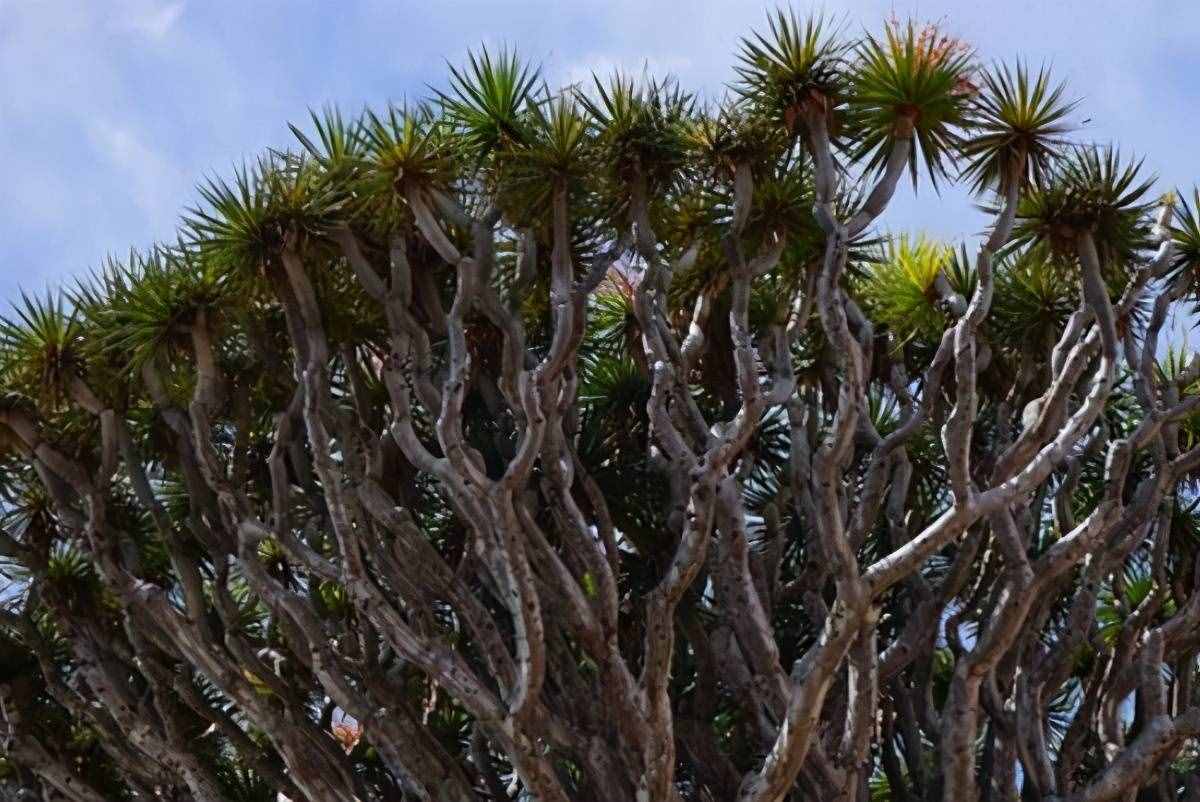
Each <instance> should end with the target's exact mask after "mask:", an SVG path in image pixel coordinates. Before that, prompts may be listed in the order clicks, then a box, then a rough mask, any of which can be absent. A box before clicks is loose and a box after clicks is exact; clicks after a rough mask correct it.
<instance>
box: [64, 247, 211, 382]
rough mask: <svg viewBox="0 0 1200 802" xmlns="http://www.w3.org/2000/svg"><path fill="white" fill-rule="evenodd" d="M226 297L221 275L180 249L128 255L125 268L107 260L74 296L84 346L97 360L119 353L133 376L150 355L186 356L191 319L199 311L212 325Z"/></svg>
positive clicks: (187, 250)
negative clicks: (85, 332) (83, 321)
mask: <svg viewBox="0 0 1200 802" xmlns="http://www.w3.org/2000/svg"><path fill="white" fill-rule="evenodd" d="M232 297H233V284H232V282H230V281H229V280H227V276H226V274H223V273H222V271H220V270H219V269H218V268H217V266H216V264H215V263H214V262H212V261H210V260H207V259H204V258H202V257H201V256H200V255H199V254H198V253H197V252H196V251H194V250H189V249H184V248H178V249H166V248H157V249H155V250H154V251H151V252H150V253H148V254H136V253H135V254H131V255H130V258H129V261H128V263H127V264H120V263H118V262H115V261H110V262H109V266H108V268H107V270H106V271H105V272H104V273H103V274H102V275H101V276H99V277H98V279H97V280H96V286H95V287H93V288H91V290H90V292H86V293H84V294H82V295H81V296H80V298H81V308H82V310H83V314H84V316H85V319H86V321H87V323H88V328H89V335H90V337H89V347H90V348H91V349H92V350H93V351H95V352H96V353H97V355H98V356H101V357H103V356H107V355H120V356H121V358H122V359H123V360H124V368H125V370H127V371H129V372H130V373H133V374H136V373H137V371H138V370H139V369H140V368H141V367H142V365H143V364H145V363H146V362H148V361H150V360H153V359H155V358H156V357H159V356H164V357H170V356H174V355H177V354H179V353H188V348H189V342H190V326H191V324H192V322H193V321H194V320H195V319H196V316H197V315H198V314H200V313H201V312H203V313H205V314H206V315H212V317H213V322H215V320H216V318H217V316H219V315H220V314H221V312H222V311H223V309H224V307H225V305H226V304H227V303H228V302H229V301H230V300H231V298H232ZM89 299H91V302H89Z"/></svg>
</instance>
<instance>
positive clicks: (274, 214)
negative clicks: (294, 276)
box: [184, 152, 348, 277]
mask: <svg viewBox="0 0 1200 802" xmlns="http://www.w3.org/2000/svg"><path fill="white" fill-rule="evenodd" d="M332 178H333V176H331V175H330V174H328V173H326V172H325V171H324V170H322V169H321V167H320V165H319V164H318V163H317V162H316V161H315V160H314V159H312V158H309V157H307V156H300V155H296V154H288V153H278V152H274V153H271V154H269V155H268V156H266V157H263V158H261V159H259V160H258V162H257V164H256V165H255V166H254V167H253V168H245V167H243V168H241V169H238V170H236V171H235V172H234V178H233V183H232V184H230V183H228V182H225V181H222V180H221V179H218V178H213V179H211V180H209V181H208V182H207V183H206V184H205V185H203V186H201V187H200V195H201V198H202V199H203V201H204V203H203V204H202V205H200V206H196V207H193V208H191V209H190V210H189V211H188V213H187V216H186V217H185V220H184V223H185V225H186V227H187V230H188V233H189V236H190V238H191V242H190V243H189V244H190V245H193V246H194V247H195V248H196V249H197V251H198V252H199V253H200V254H201V255H202V256H203V257H204V258H205V259H207V260H209V261H210V262H211V263H212V264H213V265H214V266H215V267H216V268H217V269H219V270H221V271H225V272H230V273H237V274H240V275H241V276H243V277H245V276H248V275H254V274H255V273H256V272H257V271H259V270H262V269H263V268H264V267H265V266H266V265H268V264H269V263H271V262H272V261H273V260H274V259H275V258H276V257H277V255H278V254H279V251H280V249H281V248H283V246H284V244H285V241H286V239H287V237H289V236H300V237H303V238H308V237H312V236H319V235H321V234H323V233H324V232H325V230H326V229H327V228H328V227H329V226H330V225H332V224H333V223H334V222H336V220H337V219H338V216H339V214H340V213H341V212H342V211H343V209H344V208H345V207H346V205H347V201H348V194H347V192H348V189H347V188H346V187H344V186H341V185H339V184H338V183H336V182H335V181H333V180H332Z"/></svg>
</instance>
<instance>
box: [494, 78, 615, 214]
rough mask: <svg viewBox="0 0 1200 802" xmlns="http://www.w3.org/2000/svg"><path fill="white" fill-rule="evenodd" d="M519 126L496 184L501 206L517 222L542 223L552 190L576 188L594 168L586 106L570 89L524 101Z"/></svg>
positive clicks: (592, 172)
mask: <svg viewBox="0 0 1200 802" xmlns="http://www.w3.org/2000/svg"><path fill="white" fill-rule="evenodd" d="M523 124H524V131H525V138H524V141H523V142H522V143H520V144H519V145H515V146H514V147H513V148H512V149H511V152H510V153H509V154H508V156H507V158H506V159H505V161H504V163H503V168H502V172H503V174H504V180H502V181H501V182H500V183H501V187H502V189H501V190H500V195H501V203H502V207H503V208H504V209H505V211H506V212H507V213H508V214H509V215H510V217H511V218H512V219H513V221H514V222H515V223H516V224H517V225H521V226H524V225H536V224H538V223H539V222H545V220H546V219H548V215H549V214H550V199H551V196H552V195H553V193H554V191H555V189H556V188H559V187H562V188H564V189H579V188H580V184H581V183H582V182H583V181H584V179H585V178H588V177H589V176H591V175H592V174H594V172H595V170H596V168H597V166H598V165H597V162H596V159H595V155H594V154H595V149H594V147H593V140H592V131H591V124H590V120H589V119H588V116H587V108H586V106H584V105H583V104H581V103H580V102H579V101H578V100H577V99H576V97H575V95H574V93H563V94H560V95H558V96H556V97H553V98H545V99H542V100H540V101H539V102H530V103H529V105H528V109H527V111H526V114H525V121H524V123H523Z"/></svg>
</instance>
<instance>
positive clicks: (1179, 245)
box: [1167, 188, 1200, 299]
mask: <svg viewBox="0 0 1200 802" xmlns="http://www.w3.org/2000/svg"><path fill="white" fill-rule="evenodd" d="M1171 238H1172V239H1173V240H1174V241H1175V249H1174V252H1173V254H1172V258H1171V267H1170V270H1169V272H1168V274H1167V277H1168V279H1169V280H1171V281H1183V282H1186V283H1187V285H1188V287H1189V290H1190V292H1191V293H1192V294H1193V295H1196V296H1197V298H1198V299H1200V188H1193V189H1192V200H1191V202H1188V199H1187V198H1186V197H1178V198H1177V199H1176V204H1175V220H1174V225H1173V226H1172V227H1171Z"/></svg>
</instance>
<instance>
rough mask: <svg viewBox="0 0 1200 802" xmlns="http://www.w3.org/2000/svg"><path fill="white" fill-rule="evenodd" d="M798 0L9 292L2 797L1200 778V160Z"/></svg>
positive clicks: (919, 788) (479, 102)
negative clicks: (1168, 157) (717, 67)
mask: <svg viewBox="0 0 1200 802" xmlns="http://www.w3.org/2000/svg"><path fill="white" fill-rule="evenodd" d="M767 22H768V24H767V25H766V27H765V28H764V29H763V30H762V31H761V32H760V33H752V34H750V35H748V36H747V37H746V38H744V39H743V40H742V41H741V45H740V48H739V50H738V52H737V54H736V56H735V57H734V67H733V70H732V74H731V79H730V82H729V84H728V86H727V88H726V90H725V91H724V94H723V95H721V96H720V97H703V96H700V95H697V94H693V93H691V92H689V91H687V90H686V89H684V88H683V87H681V86H680V84H679V83H678V81H676V80H674V79H671V78H656V77H652V76H649V75H627V74H624V73H620V72H618V73H615V74H612V75H600V76H595V77H594V79H592V80H590V81H586V82H583V83H582V84H578V85H571V86H567V87H564V88H554V87H552V86H550V85H549V84H548V83H547V81H546V80H545V79H544V77H543V74H542V72H541V71H540V70H539V68H537V67H536V66H535V65H532V64H530V63H528V62H526V61H524V60H522V59H521V58H519V57H518V56H517V55H515V53H514V52H513V51H510V50H500V51H497V50H495V49H493V50H492V51H490V52H489V51H488V50H484V49H481V50H478V51H476V52H475V53H474V54H473V55H471V56H470V57H469V58H468V59H467V60H466V62H465V63H463V64H462V65H461V66H459V67H454V68H451V70H450V74H449V76H448V78H447V79H446V81H445V83H444V84H443V85H442V86H441V88H440V90H432V91H431V92H430V94H429V96H428V97H427V98H426V99H424V100H422V101H419V102H417V101H410V102H408V103H406V104H400V105H394V106H390V107H388V108H385V109H376V110H367V111H365V112H364V113H362V114H361V115H360V116H358V117H347V116H343V114H342V113H340V112H338V111H336V110H334V109H332V108H330V109H328V110H325V111H322V112H315V113H314V114H313V115H312V118H311V120H308V121H306V122H304V123H303V124H302V125H298V126H293V127H292V131H293V132H294V134H295V141H294V142H293V143H292V144H291V145H290V146H286V147H282V148H280V149H274V150H271V151H269V152H268V153H266V154H265V155H263V156H262V157H261V158H259V159H257V160H255V161H253V162H251V163H249V164H247V165H246V166H245V167H244V168H243V169H241V170H238V171H236V172H235V173H234V174H233V175H232V176H231V177H230V178H229V180H227V181H226V180H220V179H212V180H210V181H209V182H207V183H205V184H203V185H202V186H201V187H200V188H199V190H198V198H197V200H196V201H195V203H194V205H193V206H192V207H190V208H188V209H187V210H186V211H185V212H184V213H183V216H182V220H181V222H180V225H179V228H178V233H177V236H176V237H175V238H174V239H173V240H172V241H170V242H164V243H161V244H158V245H155V246H153V247H150V248H148V249H144V250H134V251H133V252H131V253H130V254H129V255H128V257H122V258H109V259H108V260H107V261H105V262H103V263H102V264H101V266H100V267H98V268H97V269H95V270H94V271H92V272H91V273H89V274H87V275H84V276H81V277H79V278H77V279H75V280H74V281H73V282H72V283H69V284H67V285H65V286H63V287H61V288H60V289H57V290H54V291H52V292H50V293H49V294H45V295H43V294H34V295H29V296H25V297H23V298H21V299H19V300H18V301H17V302H16V303H15V304H13V306H12V308H11V311H9V312H8V313H7V316H6V317H4V319H3V322H2V323H0V557H2V562H0V572H2V575H3V577H4V579H3V583H4V588H3V590H2V591H0V754H2V758H0V798H2V799H5V800H43V801H44V802H49V801H50V800H69V801H70V802H100V801H101V800H131V801H132V800H164V802H165V801H166V800H177V801H178V802H223V801H226V800H228V801H229V802H260V801H261V802H274V801H275V800H284V799H286V800H291V801H292V802H401V801H404V802H408V801H410V800H413V801H415V800H421V801H422V802H471V801H472V800H490V801H491V802H498V801H499V800H506V801H507V800H522V801H523V802H534V801H535V800H536V802H625V801H628V802H784V801H785V800H786V801H787V802H800V801H801V800H820V801H821V802H838V801H844V802H868V800H871V801H872V802H875V801H876V800H878V801H882V800H900V801H901V802H916V801H917V800H944V802H983V801H984V800H986V801H988V802H1016V801H1017V800H1021V801H1022V802H1036V801H1038V800H1040V801H1041V802H1101V801H1102V800H1112V801H1113V802H1183V801H1184V800H1188V801H1190V802H1197V801H1198V800H1200V743H1198V736H1200V687H1198V685H1200V664H1198V661H1197V656H1198V655H1200V582H1198V581H1197V580H1198V575H1200V354H1196V353H1192V352H1190V351H1188V349H1187V347H1186V344H1185V343H1183V342H1181V339H1182V338H1180V337H1178V336H1177V335H1172V334H1171V332H1172V331H1173V330H1176V329H1177V328H1178V325H1177V324H1178V323H1179V322H1180V321H1187V320H1188V319H1189V318H1190V317H1191V316H1192V315H1193V314H1194V307H1195V304H1196V303H1197V302H1198V301H1200V194H1197V193H1196V192H1195V191H1191V190H1189V191H1168V192H1163V190H1162V188H1160V187H1158V186H1157V183H1156V180H1155V179H1154V178H1153V177H1152V176H1149V175H1148V174H1147V173H1146V171H1145V170H1144V169H1143V167H1142V163H1141V162H1140V161H1139V160H1138V159H1136V158H1132V157H1130V156H1128V155H1127V154H1126V153H1122V152H1121V151H1119V150H1118V149H1117V148H1116V147H1115V146H1112V145H1108V144H1103V143H1101V144H1097V143H1091V142H1087V141H1083V139H1082V138H1081V137H1080V136H1079V135H1078V134H1077V133H1075V132H1074V131H1073V130H1072V125H1071V120H1072V118H1073V115H1074V113H1075V102H1074V100H1073V98H1072V96H1071V94H1070V92H1069V90H1068V89H1066V88H1065V87H1064V85H1062V84H1061V83H1059V82H1058V80H1057V79H1055V78H1053V77H1052V76H1051V75H1050V74H1049V72H1048V71H1047V70H1046V69H1039V68H1036V67H1031V66H1029V65H1027V64H1025V63H1024V62H1021V61H1019V60H1018V61H1010V62H997V63H990V62H985V61H984V60H983V59H982V58H981V57H980V56H979V55H978V54H977V52H976V51H975V50H974V49H973V48H972V47H971V46H970V45H968V44H967V43H965V42H963V41H962V40H960V39H958V38H956V37H954V36H953V35H951V34H949V33H947V32H946V30H945V29H944V27H939V26H934V25H925V24H918V23H915V22H904V21H895V20H893V21H890V22H887V23H884V24H882V25H880V26H878V28H877V29H874V30H873V32H863V33H859V32H858V29H857V28H854V27H852V26H850V25H848V24H844V23H842V24H839V23H836V22H835V21H832V20H831V19H829V18H827V17H822V16H820V15H816V16H810V17H804V16H802V15H796V14H795V13H792V12H789V11H787V10H783V11H779V12H776V13H774V14H772V15H770V16H769V17H768V21H767ZM910 182H911V184H912V185H913V187H914V188H916V187H918V186H919V187H920V194H919V196H917V197H918V198H919V202H920V203H922V204H924V205H926V206H927V207H928V209H929V215H930V216H932V215H936V214H938V212H939V209H938V207H939V205H940V204H943V203H944V201H943V200H942V199H941V197H940V195H939V194H938V190H939V188H941V187H946V186H951V185H959V186H961V187H964V188H966V189H967V190H969V192H970V193H971V194H972V195H973V197H974V198H975V200H976V202H977V205H978V208H979V210H980V212H979V214H980V218H979V219H980V221H981V222H980V226H979V229H978V230H976V231H969V232H963V233H964V238H963V239H962V240H959V241H954V242H942V241H938V240H936V239H934V238H931V237H929V236H926V235H923V234H921V233H919V232H911V233H898V232H895V231H893V230H892V229H891V228H890V227H889V224H888V209H889V206H890V205H891V204H892V201H893V197H894V195H895V194H896V192H897V190H898V188H900V187H901V185H905V184H908V183H910ZM903 191H905V192H907V191H908V189H904V190H903Z"/></svg>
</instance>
